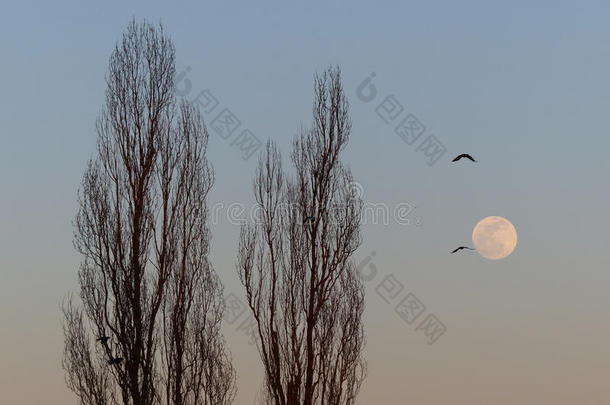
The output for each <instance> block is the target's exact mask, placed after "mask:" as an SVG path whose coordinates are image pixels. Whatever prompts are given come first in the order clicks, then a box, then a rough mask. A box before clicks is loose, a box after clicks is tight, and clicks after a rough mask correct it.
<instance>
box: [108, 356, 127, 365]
mask: <svg viewBox="0 0 610 405" xmlns="http://www.w3.org/2000/svg"><path fill="white" fill-rule="evenodd" d="M122 361H123V358H122V357H114V358H112V359H110V360H108V364H120V363H121V362H122Z"/></svg>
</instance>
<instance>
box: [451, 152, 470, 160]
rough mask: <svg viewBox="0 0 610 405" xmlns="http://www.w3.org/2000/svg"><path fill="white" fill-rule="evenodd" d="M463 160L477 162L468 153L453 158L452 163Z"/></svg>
mask: <svg viewBox="0 0 610 405" xmlns="http://www.w3.org/2000/svg"><path fill="white" fill-rule="evenodd" d="M461 158H466V159H470V160H472V161H473V162H476V160H474V158H473V157H472V156H470V155H469V154H468V153H462V154H461V155H458V156H456V157H454V158H453V160H452V162H457V161H458V160H460V159H461Z"/></svg>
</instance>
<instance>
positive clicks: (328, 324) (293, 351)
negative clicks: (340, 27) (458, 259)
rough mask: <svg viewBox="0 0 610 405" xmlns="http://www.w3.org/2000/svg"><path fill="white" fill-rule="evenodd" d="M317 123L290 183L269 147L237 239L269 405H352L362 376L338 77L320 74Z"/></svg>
mask: <svg viewBox="0 0 610 405" xmlns="http://www.w3.org/2000/svg"><path fill="white" fill-rule="evenodd" d="M313 115H314V119H313V125H312V126H311V128H309V129H305V130H302V131H301V133H300V134H299V135H298V136H297V137H296V139H295V141H294V145H293V152H292V163H293V165H294V168H295V172H296V174H295V177H294V178H289V177H288V175H287V174H285V172H284V170H283V167H282V158H281V155H280V153H279V151H278V149H277V147H276V145H275V144H273V143H271V142H270V143H268V144H267V149H266V153H265V154H264V157H262V158H261V160H260V162H259V167H258V171H257V173H256V177H255V180H254V194H255V198H256V202H257V204H258V206H259V208H260V213H261V215H260V218H258V221H257V222H256V223H255V224H250V225H246V226H244V227H243V228H242V232H241V240H240V245H239V252H238V263H237V267H238V273H239V276H240V279H241V282H242V284H243V285H244V287H245V290H246V298H247V302H248V305H249V307H250V310H251V311H252V313H253V317H254V319H255V321H256V333H257V334H258V337H259V338H260V339H259V340H258V349H259V352H260V355H261V359H262V363H263V366H264V370H265V383H264V387H263V391H264V393H263V397H264V399H263V402H264V403H267V404H275V405H297V404H302V405H313V404H328V405H341V404H353V403H355V398H356V395H357V393H358V390H359V388H360V386H361V383H362V381H363V379H364V376H365V363H364V361H363V359H362V356H361V351H362V348H363V344H364V336H363V328H362V313H363V309H364V289H363V286H362V282H361V280H360V279H359V278H358V276H357V274H356V271H355V268H354V264H353V262H352V255H353V253H354V251H355V250H356V249H357V248H358V246H359V245H360V234H359V228H360V215H361V210H362V202H361V200H360V198H359V197H358V196H354V195H353V193H352V189H351V185H352V176H351V173H350V171H349V170H348V169H346V168H345V167H344V166H343V165H342V164H341V161H340V155H341V151H342V150H343V149H344V148H345V146H346V144H347V142H348V138H349V134H350V130H351V122H350V118H349V114H348V103H347V100H346V97H345V94H344V92H343V89H342V85H341V76H340V71H339V70H338V69H328V70H327V71H326V72H325V73H323V74H322V75H320V76H316V78H315V100H314V108H313Z"/></svg>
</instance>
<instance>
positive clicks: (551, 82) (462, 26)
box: [0, 1, 610, 405]
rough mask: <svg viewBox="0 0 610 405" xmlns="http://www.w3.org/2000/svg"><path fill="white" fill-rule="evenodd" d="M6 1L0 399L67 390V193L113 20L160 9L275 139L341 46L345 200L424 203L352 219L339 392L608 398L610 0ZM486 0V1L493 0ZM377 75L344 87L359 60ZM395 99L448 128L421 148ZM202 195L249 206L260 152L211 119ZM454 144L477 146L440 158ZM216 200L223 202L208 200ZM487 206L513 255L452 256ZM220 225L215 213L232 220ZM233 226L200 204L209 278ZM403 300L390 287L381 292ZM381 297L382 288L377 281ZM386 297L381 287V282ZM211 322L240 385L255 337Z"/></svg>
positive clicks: (250, 383)
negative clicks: (347, 124)
mask: <svg viewBox="0 0 610 405" xmlns="http://www.w3.org/2000/svg"><path fill="white" fill-rule="evenodd" d="M199 3H203V2H188V3H187V4H173V3H172V4H170V3H167V2H158V1H155V2H143V1H137V2H129V3H128V4H125V2H118V1H112V2H104V4H103V5H102V4H84V3H83V2H77V1H54V2H39V3H34V2H26V1H24V2H18V4H17V3H11V4H10V5H9V4H3V6H2V11H1V12H0V50H1V51H2V62H1V63H0V77H2V78H3V79H2V88H1V92H0V137H1V139H0V325H1V326H0V359H2V360H1V361H0V401H1V402H2V403H7V404H9V403H10V404H15V405H19V404H34V403H45V404H49V405H56V404H57V405H58V404H72V403H76V402H75V399H74V396H73V395H72V394H71V393H70V392H69V391H68V390H67V389H66V388H65V385H64V382H63V372H62V371H61V369H60V358H61V351H62V344H63V342H62V334H61V323H60V321H61V317H60V312H59V304H60V302H61V299H62V297H63V296H64V295H65V294H67V293H68V292H70V291H74V290H75V288H76V270H77V267H78V263H79V261H80V258H79V256H78V255H77V254H76V252H75V251H74V249H73V247H72V220H73V218H74V214H75V213H76V192H77V189H78V186H79V182H80V178H81V176H82V174H83V172H84V169H85V164H86V161H87V160H88V158H89V157H90V156H91V155H92V154H93V152H94V144H95V132H94V123H95V119H96V116H97V114H98V112H99V111H100V108H101V106H102V103H103V101H104V89H105V83H104V73H105V71H106V67H107V62H108V58H109V56H110V52H111V50H112V48H113V46H114V44H115V42H116V41H117V40H118V39H119V38H120V35H121V33H122V32H123V30H124V28H125V27H126V25H127V23H128V21H129V20H130V19H131V18H132V17H136V18H147V19H149V20H151V21H153V22H156V21H162V22H163V24H164V26H165V28H166V30H167V32H168V33H169V34H170V35H171V37H172V38H173V40H174V42H175V45H176V49H177V60H178V65H177V68H178V70H179V71H182V70H184V69H186V68H187V67H190V72H189V74H188V79H189V80H190V82H191V85H192V92H191V93H190V96H194V95H195V94H196V93H198V92H199V91H201V90H203V89H206V88H207V89H210V90H211V91H212V93H213V94H214V95H215V96H216V97H217V98H218V99H219V101H220V103H221V105H223V106H225V107H227V108H230V109H231V110H232V111H233V112H234V113H235V115H236V116H238V118H239V119H240V120H241V121H242V123H243V126H244V127H247V128H249V129H250V130H251V131H252V132H253V133H254V134H255V135H256V136H258V137H259V138H260V139H262V140H265V139H267V138H273V139H275V140H277V141H278V143H279V145H280V147H281V148H282V149H283V151H284V154H285V155H286V156H287V154H288V153H289V146H290V141H291V139H292V138H293V136H294V134H295V133H296V130H297V129H298V128H299V126H300V125H301V124H307V123H309V121H310V117H311V103H312V76H313V74H314V73H315V72H316V71H321V70H323V69H324V68H325V67H327V66H328V65H329V64H339V65H340V66H341V68H342V70H343V75H344V86H345V89H346V92H347V94H348V96H349V97H350V101H351V113H352V119H353V134H352V138H351V141H350V144H349V147H348V149H347V150H346V152H345V155H344V158H345V161H346V163H347V164H349V165H350V166H351V168H352V171H353V174H354V176H355V178H356V180H357V182H358V183H359V184H360V185H361V186H362V189H363V190H364V199H365V200H366V201H367V202H371V203H383V204H386V206H387V207H389V208H390V209H392V208H393V207H396V206H397V205H398V204H400V203H408V204H411V205H414V206H416V208H415V210H414V211H413V213H412V214H411V215H412V217H413V219H417V220H419V221H420V223H419V224H418V225H417V226H415V225H413V224H412V225H401V224H398V223H396V221H390V223H389V224H373V223H367V224H366V225H364V226H363V237H364V243H363V246H362V248H361V249H360V250H359V251H358V254H357V258H356V259H357V260H358V261H360V260H363V259H364V258H366V257H367V256H369V255H370V254H371V252H373V251H374V252H375V256H374V257H372V261H371V263H372V264H373V265H374V266H375V268H376V269H377V270H378V273H377V276H376V278H374V279H373V280H371V281H370V282H368V283H367V309H366V314H365V318H366V319H365V321H366V323H365V328H366V335H367V346H366V352H365V356H366V359H367V360H368V364H369V373H368V374H369V375H368V378H367V379H366V381H365V384H364V386H363V389H362V391H361V395H360V397H359V403H361V404H371V403H387V404H399V403H400V404H402V403H412V404H418V405H432V404H434V405H438V404H457V405H461V404H464V405H466V404H468V405H471V404H497V405H505V404H506V405H508V404H522V405H524V404H532V405H534V404H536V405H539V404H542V403H544V404H556V405H562V404H574V403H579V404H607V403H608V398H609V397H610V389H609V388H608V376H609V375H610V346H609V345H608V342H609V341H610V323H609V322H608V319H610V298H609V294H608V288H609V286H610V273H609V271H608V269H609V266H608V264H609V261H610V260H609V258H608V247H609V246H610V243H609V242H610V232H609V229H610V215H608V207H609V206H610V187H609V185H610V182H609V177H608V175H609V174H610V163H609V159H608V158H607V155H608V151H609V150H610V136H608V134H609V132H610V114H609V113H608V112H609V111H610V24H608V19H609V17H610V6H609V5H608V4H607V3H604V2H590V3H589V2H571V4H570V3H567V2H556V1H553V2H551V1H545V2H542V1H541V2H536V5H533V4H530V3H533V2H504V4H503V5H502V4H499V2H484V1H477V2H473V1H464V2H459V4H457V3H458V2H449V1H445V2H439V1H426V2H423V1H422V2H398V1H397V2H360V1H327V2H321V1H308V2H301V4H300V5H296V4H288V2H279V1H273V2H265V4H259V3H261V2H240V3H241V4H237V2H205V3H206V4H199ZM491 3H494V4H491ZM372 72H375V74H376V77H375V79H374V81H373V84H374V85H375V87H376V89H377V90H378V95H377V98H376V99H375V100H374V101H372V102H369V103H366V102H363V101H361V100H359V99H358V98H357V97H356V89H357V87H358V85H359V84H360V83H361V82H362V80H364V79H365V78H366V77H367V76H368V75H369V74H370V73H372ZM390 95H394V96H395V98H396V99H397V100H398V101H399V102H400V103H401V104H402V105H403V106H404V108H405V111H406V112H405V114H406V113H407V112H408V113H411V114H414V115H415V116H416V117H417V118H418V119H419V120H420V121H421V122H422V123H423V124H424V125H425V127H426V130H427V132H426V133H427V134H434V135H435V136H436V137H437V138H438V139H439V140H440V141H441V142H442V143H443V144H444V145H445V146H446V148H447V153H446V154H445V155H444V156H443V158H442V159H441V160H440V161H439V162H437V163H436V164H435V165H434V166H432V167H429V166H428V165H427V164H426V159H425V156H424V155H423V154H422V153H421V152H416V151H415V147H414V146H409V145H407V144H406V143H404V142H403V141H402V140H401V139H400V138H399V137H398V136H397V135H396V134H394V132H393V127H392V126H391V125H386V124H385V123H384V122H383V121H382V120H381V118H380V117H379V116H378V115H377V114H376V112H375V108H376V106H377V105H378V104H379V102H381V101H382V100H383V98H384V97H386V96H390ZM209 152H210V153H209V159H210V161H211V163H212V164H213V165H214V166H215V171H216V185H215V187H214V189H213V193H212V195H211V200H210V204H216V203H219V204H220V203H222V204H224V207H227V206H228V205H229V204H231V203H242V204H246V205H247V204H250V203H251V202H252V192H251V191H252V189H251V181H252V176H253V170H254V168H255V166H256V158H251V159H249V160H243V159H242V158H241V157H240V153H239V151H237V150H236V149H235V147H234V146H231V145H230V142H229V141H225V140H223V139H221V138H220V137H218V136H215V135H214V133H213V132H211V142H210V148H209ZM462 152H470V153H472V154H473V155H474V156H475V157H477V158H478V159H479V162H478V163H477V164H467V163H464V164H459V165H452V164H451V163H450V162H449V161H450V158H451V157H452V156H450V155H455V154H458V153H462ZM223 212H224V211H223ZM488 215H500V216H504V217H506V218H508V219H509V220H511V221H512V222H513V224H514V225H515V227H516V228H517V231H518V232H519V244H518V246H517V249H516V250H515V252H514V253H513V254H512V255H511V256H510V257H508V258H507V259H505V260H501V261H490V260H486V259H483V258H482V257H480V256H479V255H478V254H476V253H472V252H464V253H463V254H459V255H457V254H456V255H449V254H448V252H449V251H450V250H452V249H453V248H454V247H456V246H457V245H458V244H469V243H471V241H470V236H471V231H472V228H473V226H474V225H475V224H476V222H477V221H478V220H480V219H481V218H483V217H486V216H488ZM233 222H234V221H233ZM238 233H239V226H238V225H236V224H235V223H232V221H229V220H228V219H227V217H226V212H224V214H222V215H220V217H219V220H218V221H217V223H215V224H213V225H212V235H213V241H212V253H211V258H212V261H213V263H214V265H215V267H216V270H217V272H218V273H219V275H220V277H221V278H222V280H223V281H224V283H225V288H226V291H227V293H229V292H233V293H235V294H237V295H241V294H242V289H241V288H240V285H239V283H238V281H237V276H236V272H235V267H234V263H235V252H236V248H237V240H238ZM389 275H394V276H395V278H396V280H398V281H399V282H400V283H402V284H403V285H404V294H406V293H407V292H411V293H413V294H414V295H415V296H417V297H418V298H419V299H420V301H421V302H422V303H423V304H424V305H425V306H426V312H425V314H424V315H422V319H423V317H424V316H426V315H428V314H434V315H436V316H437V317H438V319H440V320H441V321H442V322H443V324H444V325H445V326H446V327H447V332H446V333H445V334H444V335H443V336H441V337H440V338H439V340H438V341H436V343H434V344H433V345H428V344H427V343H426V337H425V335H424V334H422V332H421V331H416V330H415V329H416V324H417V323H418V322H419V321H420V320H421V319H418V320H417V322H415V323H414V324H412V325H408V324H406V323H405V322H404V321H403V320H401V319H400V318H399V317H398V316H397V314H396V313H395V312H394V309H393V308H394V306H393V304H392V303H390V304H388V303H386V302H385V301H384V300H383V299H382V298H381V296H380V295H378V294H377V292H376V286H377V285H378V284H379V283H380V282H382V281H383V279H384V277H386V276H389ZM401 297H402V296H401ZM393 302H394V301H393ZM394 304H395V302H394ZM225 331H226V337H227V340H228V342H229V346H230V349H231V351H232V353H233V357H234V361H235V366H236V368H237V371H238V374H239V375H238V389H239V392H238V397H237V399H236V402H235V404H236V405H242V404H251V403H252V402H253V398H254V397H255V395H256V392H257V391H258V389H259V387H260V384H261V374H260V367H259V366H258V354H257V353H256V350H255V348H254V347H253V346H250V345H249V344H248V338H247V336H246V335H245V334H244V333H243V332H240V331H238V330H237V327H236V325H226V327H225Z"/></svg>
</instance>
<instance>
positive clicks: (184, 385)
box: [63, 21, 235, 405]
mask: <svg viewBox="0 0 610 405" xmlns="http://www.w3.org/2000/svg"><path fill="white" fill-rule="evenodd" d="M174 77H175V51H174V47H173V44H172V42H171V40H170V39H169V38H168V37H167V36H166V35H165V34H164V32H163V29H162V27H160V26H159V27H156V26H153V25H150V24H148V23H145V22H144V23H137V22H135V21H132V22H131V23H130V24H129V26H128V28H127V30H126V32H125V34H124V35H123V38H122V40H121V41H120V42H119V43H118V44H117V46H116V48H115V49H114V51H113V53H112V56H111V58H110V64H109V69H108V73H107V78H106V80H107V90H106V103H105V106H104V108H103V109H102V112H101V115H100V117H99V119H98V121H97V133H98V147H97V156H96V157H95V158H93V159H92V160H91V162H90V164H89V167H88V169H87V171H86V173H85V175H84V178H83V182H82V187H81V190H80V193H79V202H80V209H79V212H78V215H77V217H76V221H75V246H76V248H77V249H78V251H79V252H80V253H81V254H82V255H83V262H82V265H81V267H80V270H79V272H78V278H79V283H80V301H81V303H76V302H75V300H73V299H69V300H68V301H67V302H66V303H65V305H64V315H65V322H64V335H65V352H64V358H63V366H64V368H65V370H66V380H67V383H68V386H69V388H71V389H72V390H73V391H74V392H75V393H76V395H77V396H78V398H79V399H80V403H81V404H83V405H93V404H95V405H106V404H122V405H152V404H167V405H190V404H204V405H224V404H228V403H231V402H232V400H233V398H234V395H235V372H234V369H233V367H232V365H231V361H230V358H229V355H228V352H227V350H226V348H225V341H224V339H223V337H222V335H221V332H220V324H221V317H222V312H223V310H224V304H223V300H222V284H221V283H220V280H219V279H218V277H217V275H216V273H215V272H214V270H213V268H212V266H211V264H210V262H209V261H208V249H209V240H210V235H209V232H208V227H207V224H206V218H207V202H206V199H207V195H208V192H209V190H210V188H211V187H212V184H213V181H214V175H213V171H212V169H211V167H210V166H209V164H208V162H207V158H206V151H207V141H208V133H207V130H206V128H205V126H204V124H203V120H202V117H201V116H200V114H199V112H198V111H197V110H196V109H194V108H193V107H192V106H191V105H189V104H188V103H186V102H185V101H181V102H180V101H177V100H176V98H175V95H174V93H175V87H174V86H175V82H174V80H175V79H174Z"/></svg>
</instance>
